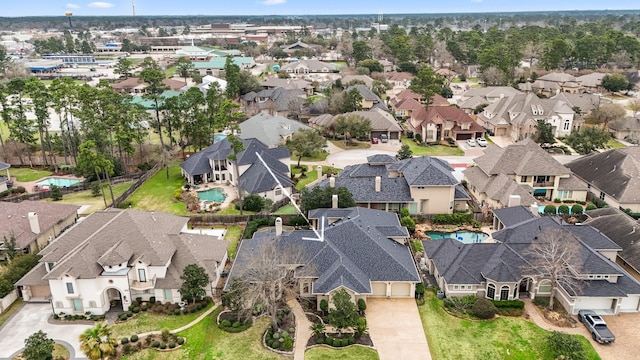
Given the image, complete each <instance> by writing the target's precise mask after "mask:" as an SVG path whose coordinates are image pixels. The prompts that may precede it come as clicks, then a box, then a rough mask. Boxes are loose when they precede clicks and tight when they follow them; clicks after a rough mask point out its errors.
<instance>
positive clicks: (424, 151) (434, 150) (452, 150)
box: [402, 136, 464, 156]
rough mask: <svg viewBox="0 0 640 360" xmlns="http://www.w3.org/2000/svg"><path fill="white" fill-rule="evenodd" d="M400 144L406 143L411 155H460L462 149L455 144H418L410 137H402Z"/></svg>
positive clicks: (462, 153)
mask: <svg viewBox="0 0 640 360" xmlns="http://www.w3.org/2000/svg"><path fill="white" fill-rule="evenodd" d="M402 144H407V145H409V147H410V148H411V151H412V152H413V156H462V155H464V151H462V149H460V148H458V147H457V146H445V145H426V146H420V145H418V144H416V143H415V141H413V140H412V139H409V138H407V137H405V136H403V137H402Z"/></svg>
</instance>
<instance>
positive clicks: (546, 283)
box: [538, 280, 551, 294]
mask: <svg viewBox="0 0 640 360" xmlns="http://www.w3.org/2000/svg"><path fill="white" fill-rule="evenodd" d="M538 293H541V294H550V293H551V281H550V280H542V281H540V284H539V285H538Z"/></svg>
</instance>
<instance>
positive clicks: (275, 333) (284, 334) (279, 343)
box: [264, 307, 296, 354]
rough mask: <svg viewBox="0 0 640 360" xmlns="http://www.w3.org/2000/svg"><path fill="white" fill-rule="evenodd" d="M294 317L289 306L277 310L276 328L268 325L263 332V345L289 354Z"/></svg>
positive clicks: (291, 348) (291, 344)
mask: <svg viewBox="0 0 640 360" xmlns="http://www.w3.org/2000/svg"><path fill="white" fill-rule="evenodd" d="M295 336H296V323H295V317H294V315H293V313H292V312H291V309H289V307H284V308H282V309H280V310H278V328H277V329H275V330H274V329H273V327H271V326H269V327H268V328H267V331H265V334H264V345H266V346H267V348H269V349H270V350H276V351H277V352H284V353H287V354H290V353H291V352H292V351H293V344H294V343H295Z"/></svg>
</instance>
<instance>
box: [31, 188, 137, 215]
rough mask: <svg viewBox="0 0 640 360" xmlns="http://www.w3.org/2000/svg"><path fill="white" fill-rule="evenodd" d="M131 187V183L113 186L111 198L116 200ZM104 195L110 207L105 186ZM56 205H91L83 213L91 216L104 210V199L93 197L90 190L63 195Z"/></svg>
mask: <svg viewBox="0 0 640 360" xmlns="http://www.w3.org/2000/svg"><path fill="white" fill-rule="evenodd" d="M131 185H133V182H132V181H129V182H126V183H122V184H117V185H113V197H114V198H117V197H118V196H120V195H122V194H123V193H124V192H125V191H126V190H127V189H128V188H130V187H131ZM104 195H105V197H106V199H107V204H108V205H111V194H110V193H109V188H108V187H106V186H105V188H104ZM42 201H46V202H53V200H51V199H45V200H42ZM56 203H58V204H72V205H91V207H90V208H89V209H88V210H87V211H86V212H85V213H87V214H91V213H94V212H96V211H99V210H103V209H104V208H105V206H104V199H103V198H102V195H100V196H93V195H91V190H85V191H79V192H76V193H72V194H65V195H64V196H63V197H62V200H60V201H56Z"/></svg>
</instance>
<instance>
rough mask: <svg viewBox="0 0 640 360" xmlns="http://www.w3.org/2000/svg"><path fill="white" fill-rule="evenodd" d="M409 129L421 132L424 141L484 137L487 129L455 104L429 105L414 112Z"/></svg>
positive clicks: (409, 120) (408, 121)
mask: <svg viewBox="0 0 640 360" xmlns="http://www.w3.org/2000/svg"><path fill="white" fill-rule="evenodd" d="M405 124H406V127H407V130H408V131H412V132H413V133H414V134H420V135H421V136H422V141H424V142H429V143H431V142H439V141H442V140H446V139H453V140H467V139H475V138H479V137H484V134H485V130H484V129H483V128H482V127H481V126H480V125H478V124H477V123H476V122H475V121H473V119H471V118H470V117H469V115H467V114H466V113H465V112H464V111H462V110H460V109H458V108H457V107H455V106H429V108H428V110H426V111H425V109H424V107H423V108H422V109H418V111H416V112H412V113H411V116H410V118H409V119H407V121H406V123H405Z"/></svg>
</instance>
